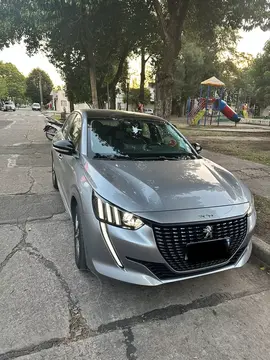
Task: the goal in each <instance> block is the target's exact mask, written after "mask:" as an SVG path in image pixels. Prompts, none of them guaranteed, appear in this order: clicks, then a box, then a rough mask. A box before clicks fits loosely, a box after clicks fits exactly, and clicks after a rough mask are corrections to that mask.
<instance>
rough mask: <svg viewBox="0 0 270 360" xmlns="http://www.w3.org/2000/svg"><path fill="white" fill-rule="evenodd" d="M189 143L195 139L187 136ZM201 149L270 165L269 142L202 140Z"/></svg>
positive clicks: (220, 139)
mask: <svg viewBox="0 0 270 360" xmlns="http://www.w3.org/2000/svg"><path fill="white" fill-rule="evenodd" d="M188 139H189V140H190V142H196V137H193V136H188ZM200 144H201V145H202V147H203V149H205V150H209V151H213V152H216V153H222V154H226V155H232V156H235V157H238V158H240V159H244V160H250V161H253V162H256V163H260V164H264V165H270V141H269V140H267V139H265V141H261V140H260V141H250V142H249V141H243V142H241V141H240V139H239V141H237V140H223V139H222V138H217V139H206V138H205V139H204V140H201V141H200Z"/></svg>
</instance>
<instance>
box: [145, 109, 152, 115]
mask: <svg viewBox="0 0 270 360" xmlns="http://www.w3.org/2000/svg"><path fill="white" fill-rule="evenodd" d="M143 112H144V113H145V114H149V115H154V110H153V109H144V110H143Z"/></svg>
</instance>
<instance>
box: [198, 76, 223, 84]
mask: <svg viewBox="0 0 270 360" xmlns="http://www.w3.org/2000/svg"><path fill="white" fill-rule="evenodd" d="M201 85H209V86H225V84H224V83H223V82H222V81H220V80H219V79H217V78H216V77H215V76H212V77H210V78H209V79H207V80H204V81H203V82H201Z"/></svg>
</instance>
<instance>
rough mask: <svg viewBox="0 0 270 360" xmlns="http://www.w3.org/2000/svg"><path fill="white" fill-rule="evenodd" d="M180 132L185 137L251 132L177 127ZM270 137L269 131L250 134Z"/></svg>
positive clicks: (221, 135)
mask: <svg viewBox="0 0 270 360" xmlns="http://www.w3.org/2000/svg"><path fill="white" fill-rule="evenodd" d="M179 130H180V131H181V133H182V134H183V135H185V136H187V137H195V136H203V137H207V136H217V137H223V136H250V134H251V133H246V132H240V131H239V132H237V131H233V132H232V131H229V130H228V131H207V130H199V129H190V128H188V129H187V128H182V129H181V128H179ZM266 134H268V136H269V137H270V133H253V134H252V136H256V137H264V136H267V135H266Z"/></svg>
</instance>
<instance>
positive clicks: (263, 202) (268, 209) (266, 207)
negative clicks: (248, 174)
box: [254, 195, 270, 244]
mask: <svg viewBox="0 0 270 360" xmlns="http://www.w3.org/2000/svg"><path fill="white" fill-rule="evenodd" d="M254 199H255V207H256V210H257V216H258V219H257V225H256V229H255V234H256V235H257V236H258V237H259V238H261V239H262V240H264V241H266V242H267V243H268V244H270V200H268V199H266V198H264V197H262V196H258V195H255V196H254Z"/></svg>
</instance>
